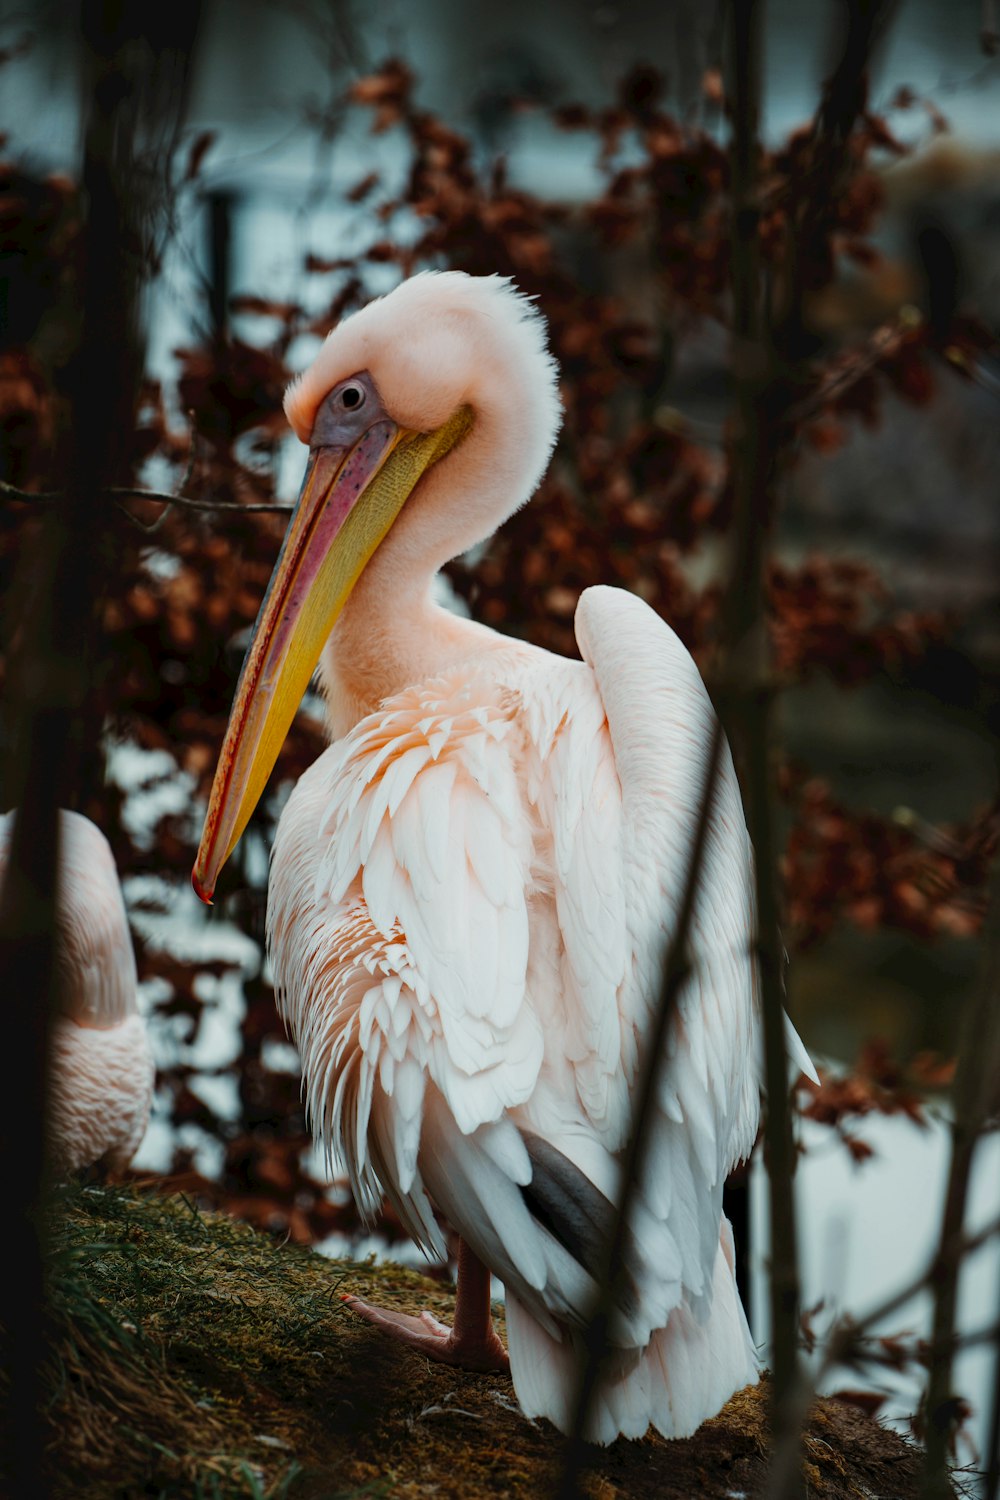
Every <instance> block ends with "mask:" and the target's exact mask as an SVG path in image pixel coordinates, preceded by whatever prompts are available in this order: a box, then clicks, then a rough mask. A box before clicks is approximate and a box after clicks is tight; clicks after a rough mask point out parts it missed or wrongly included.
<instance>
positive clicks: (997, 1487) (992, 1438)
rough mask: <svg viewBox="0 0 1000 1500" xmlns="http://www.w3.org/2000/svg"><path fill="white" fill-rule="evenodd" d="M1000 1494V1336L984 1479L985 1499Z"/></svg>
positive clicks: (995, 1345)
mask: <svg viewBox="0 0 1000 1500" xmlns="http://www.w3.org/2000/svg"><path fill="white" fill-rule="evenodd" d="M998 1496H1000V1338H997V1339H995V1340H994V1343H993V1401H992V1403H991V1409H990V1425H989V1431H988V1433H987V1435H986V1477H985V1479H984V1480H983V1500H997V1497H998Z"/></svg>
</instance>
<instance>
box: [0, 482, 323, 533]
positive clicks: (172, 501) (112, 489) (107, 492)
mask: <svg viewBox="0 0 1000 1500" xmlns="http://www.w3.org/2000/svg"><path fill="white" fill-rule="evenodd" d="M0 495H7V496H8V497H9V498H10V499H11V500H39V501H43V502H45V501H51V502H58V501H62V500H65V499H66V498H67V491H66V490H19V489H18V488H17V486H16V485H13V484H7V483H6V481H4V480H2V479H0ZM98 495H99V496H101V497H104V498H107V499H113V500H156V501H157V502H159V503H161V504H163V505H166V506H172V505H176V506H178V507H179V508H180V509H181V510H198V511H208V512H212V511H227V510H228V511H236V512H239V514H240V515H244V516H246V515H251V516H252V515H271V516H273V515H290V514H291V512H292V511H293V510H294V509H295V505H294V502H292V501H288V500H274V501H267V502H261V503H257V502H254V503H251V504H247V505H241V504H240V502H239V501H238V500H194V499H192V498H191V497H190V496H189V495H173V494H170V493H168V492H166V491H164V490H144V489H140V488H139V487H138V486H136V485H129V484H112V485H107V486H106V487H104V488H103V489H100V490H99V491H98ZM126 515H128V512H127V511H126ZM129 520H130V521H134V520H135V517H134V516H129ZM158 524H159V522H154V526H155V525H158ZM152 529H153V527H149V526H144V527H143V530H144V531H151V530H152Z"/></svg>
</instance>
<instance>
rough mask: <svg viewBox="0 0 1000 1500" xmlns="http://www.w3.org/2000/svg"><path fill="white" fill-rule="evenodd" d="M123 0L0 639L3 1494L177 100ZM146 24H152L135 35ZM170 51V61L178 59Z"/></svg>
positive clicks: (25, 1382) (166, 59) (90, 91)
mask: <svg viewBox="0 0 1000 1500" xmlns="http://www.w3.org/2000/svg"><path fill="white" fill-rule="evenodd" d="M159 15H160V13H159V12H154V11H153V10H151V9H149V8H148V7H146V6H144V5H140V4H138V3H135V0H133V3H131V4H129V3H127V0H119V3H114V0H103V3H101V0H83V4H82V5H81V7H80V11H79V23H80V40H81V55H82V61H83V73H84V78H83V98H84V110H85V127H84V138H83V150H82V163H81V186H82V189H83V199H84V214H85V238H84V261H83V266H82V271H81V275H80V281H79V295H78V301H79V305H80V308H81V321H80V325H79V338H78V343H77V347H76V350H75V353H74V355H73V356H72V358H71V359H70V361H69V363H68V364H67V366H66V367H65V369H64V370H62V371H61V372H59V384H60V389H59V392H58V395H59V397H60V398H61V400H62V402H63V404H64V406H65V408H66V410H67V411H68V421H67V423H66V424H65V431H64V434H63V437H62V439H61V442H60V450H59V453H58V455H57V464H56V467H57V468H58V469H60V470H61V475H60V477H61V479H62V483H61V484H60V494H59V496H58V498H57V499H56V500H55V502H54V503H53V504H52V505H51V507H50V509H49V510H48V512H47V515H46V521H45V525H44V527H43V529H42V531H41V533H40V535H39V538H38V543H37V546H36V547H35V548H33V549H32V551H31V553H30V555H26V556H25V557H24V559H23V561H22V564H21V567H20V569H19V572H18V577H17V579H16V581H15V588H14V595H15V603H16V607H17V615H16V622H17V636H18V641H17V646H16V649H15V650H14V651H12V653H11V659H10V664H9V673H8V680H7V692H6V702H5V713H6V724H5V727H6V729H7V732H8V738H9V742H10V748H9V754H8V764H7V765H6V766H5V767H4V781H3V785H4V795H5V801H6V803H7V804H8V805H9V804H10V803H16V805H17V814H16V819H15V829H14V834H13V840H12V847H11V853H10V858H9V860H8V865H7V871H6V875H5V879H4V885H3V890H2V892H0V1004H3V1005H4V1006H5V1014H4V1046H3V1048H0V1162H2V1167H3V1180H4V1188H5V1210H6V1212H5V1239H6V1252H7V1262H6V1265H5V1268H4V1275H3V1276H2V1277H0V1324H2V1326H3V1328H4V1329H5V1331H6V1348H5V1356H6V1359H7V1365H8V1375H9V1390H10V1399H9V1401H8V1404H7V1412H6V1414H5V1417H6V1420H5V1425H4V1430H3V1437H4V1449H5V1451H4V1454H3V1459H4V1465H5V1473H6V1475H7V1476H9V1483H10V1493H12V1494H13V1495H15V1496H18V1497H21V1496H24V1497H28V1496H30V1497H31V1500H35V1497H40V1496H44V1494H45V1487H44V1483H43V1479H42V1452H43V1437H42V1425H41V1417H40V1410H39V1394H40V1388H39V1368H40V1364H41V1359H42V1353H43V1347H44V1340H43V1330H44V1300H45V1299H44V1279H45V1278H44V1243H43V1240H42V1232H43V1231H42V1224H43V1213H42V1210H43V1208H44V1202H45V1197H46V1191H47V1184H46V1176H47V1172H46V1161H45V1149H44V1120H45V1102H46V1067H47V1038H48V1029H49V1022H50V1017H51V1016H52V1014H53V1013H54V1010H55V1008H56V1006H57V1004H58V994H57V990H56V971H55V966H54V963H53V953H54V946H55V937H56V902H57V891H56V871H57V855H58V847H57V841H58V820H57V816H56V812H57V808H58V806H59V804H60V803H62V802H72V801H74V800H75V797H76V792H77V789H78V785H79V776H80V768H81V766H82V765H83V764H84V763H85V762H86V761H87V760H88V759H89V758H90V757H91V755H92V753H93V751H94V749H95V747H96V745H97V743H98V741H99V734H100V723H101V717H100V702H99V694H97V693H96V692H95V681H96V678H97V669H96V657H97V655H98V652H99V644H100V643H99V635H98V632H97V628H96V627H97V623H98V616H97V608H96V602H97V599H98V596H99V586H100V580H101V578H102V576H103V575H104V573H105V570H109V569H111V568H113V566H114V559H113V555H112V553H111V551H110V542H109V536H108V532H107V530H106V528H105V525H104V524H103V521H104V518H105V515H106V507H105V505H104V504H103V502H102V500H101V497H100V489H101V487H102V486H103V485H105V484H107V483H108V482H109V481H110V480H113V479H115V478H117V477H119V475H120V473H121V472H122V471H123V469H125V468H126V467H127V464H128V462H129V457H130V455H129V454H128V451H127V448H125V449H124V452H122V451H121V450H122V448H123V445H122V436H123V434H128V433H131V432H132V430H133V428H134V410H135V402H136V396H137V390H138V382H139V378H140V374H141V369H142V350H141V345H140V340H139V337H138V313H137V308H138V293H139V286H140V283H141V280H142V277H143V276H144V275H145V274H148V272H149V269H150V267H149V259H150V257H151V255H152V251H151V245H150V240H149V237H148V231H149V228H150V223H151V219H152V217H153V213H154V209H155V206H156V196H157V190H158V189H161V188H162V183H159V182H157V181H156V180H155V175H154V174H153V173H152V172H151V170H150V169H151V161H152V159H151V158H150V157H147V158H146V160H145V161H142V162H141V161H140V156H139V152H140V149H141V148H142V147H143V146H144V145H145V146H147V147H148V145H149V142H150V140H151V138H152V132H151V129H150V127H152V126H155V127H157V128H160V127H162V124H163V121H164V120H165V119H169V118H170V116H171V114H172V113H173V114H174V115H176V112H177V110H178V107H179V105H180V104H181V102H182V100H183V91H182V90H181V91H178V89H177V81H178V77H179V76H180V77H181V78H182V77H183V73H184V67H185V66H186V61H187V56H188V53H189V50H190V46H191V44H192V42H193V38H194V29H195V25H196V21H197V6H195V5H186V6H185V5H181V6H177V7H173V8H172V9H171V11H170V16H169V19H163V20H162V21H160V20H157V19H156V18H157V17H158V16H159ZM157 26H160V30H161V34H160V35H159V36H150V35H149V34H148V32H149V30H155V29H156V27H157ZM178 59H179V60H180V61H181V63H182V65H183V66H182V67H181V69H180V70H179V72H178V69H177V67H176V64H177V62H178Z"/></svg>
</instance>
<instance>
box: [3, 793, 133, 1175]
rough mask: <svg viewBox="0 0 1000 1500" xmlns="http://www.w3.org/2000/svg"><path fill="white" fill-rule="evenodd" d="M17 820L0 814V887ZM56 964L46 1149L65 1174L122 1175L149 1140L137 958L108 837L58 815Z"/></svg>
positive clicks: (85, 822)
mask: <svg viewBox="0 0 1000 1500" xmlns="http://www.w3.org/2000/svg"><path fill="white" fill-rule="evenodd" d="M13 819H14V814H13V813H12V812H11V813H7V814H5V815H4V816H3V817H0V880H2V878H3V871H4V869H5V868H6V864H7V859H8V855H9V846H10V838H11V834H12V832H13ZM57 901H58V910H59V928H58V939H57V945H56V965H57V969H58V975H59V992H60V1004H61V1009H60V1012H59V1014H57V1015H56V1016H54V1017H53V1021H52V1027H51V1031H50V1034H49V1067H50V1072H49V1101H48V1103H49V1117H48V1130H49V1147H50V1151H51V1160H52V1167H53V1170H54V1171H55V1172H56V1174H57V1175H59V1176H67V1175H69V1174H70V1173H72V1172H77V1171H80V1170H82V1169H84V1168H88V1167H94V1166H102V1167H108V1168H110V1169H112V1170H113V1171H121V1170H123V1169H124V1168H125V1167H126V1166H127V1165H128V1163H129V1162H130V1161H131V1159H132V1157H133V1155H134V1154H135V1151H136V1150H137V1148H138V1146H139V1143H140V1142H141V1140H142V1138H143V1136H144V1135H145V1133H146V1126H147V1124H148V1122H149V1112H150V1106H151V1103H152V1097H153V1080H154V1065H153V1056H152V1052H151V1049H150V1044H149V1037H148V1034H147V1029H146V1022H145V1019H144V1018H143V1016H142V1015H141V1014H140V1012H139V1008H138V1001H137V988H138V979H137V975H136V966H135V954H134V951H133V948H132V938H131V934H130V932H129V925H128V918H127V916H126V913H125V902H124V898H123V896H122V890H121V885H120V883H119V880H118V871H117V869H116V868H115V862H114V858H113V856H112V854H111V849H110V847H109V845H108V841H107V839H106V838H105V837H104V835H103V833H101V831H100V829H99V828H97V827H96V826H95V825H94V824H93V823H92V822H91V821H90V819H89V818H85V817H83V816H82V815H81V814H80V813H75V812H68V811H65V810H63V811H61V812H60V813H59V869H58V883H57Z"/></svg>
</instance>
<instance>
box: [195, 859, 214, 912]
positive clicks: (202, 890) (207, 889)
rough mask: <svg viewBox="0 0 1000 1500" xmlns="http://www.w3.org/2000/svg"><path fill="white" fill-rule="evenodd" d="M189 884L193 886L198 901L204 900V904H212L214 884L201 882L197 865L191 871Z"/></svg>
mask: <svg viewBox="0 0 1000 1500" xmlns="http://www.w3.org/2000/svg"><path fill="white" fill-rule="evenodd" d="M191 884H192V885H193V886H194V892H195V895H196V896H197V897H198V899H199V901H204V903H205V905H206V906H214V904H215V903H214V902H213V900H212V897H213V896H214V895H215V886H214V884H213V885H210V886H205V885H203V884H202V882H201V878H200V875H199V871H198V866H197V865H195V867H194V869H193V870H192V871H191Z"/></svg>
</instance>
